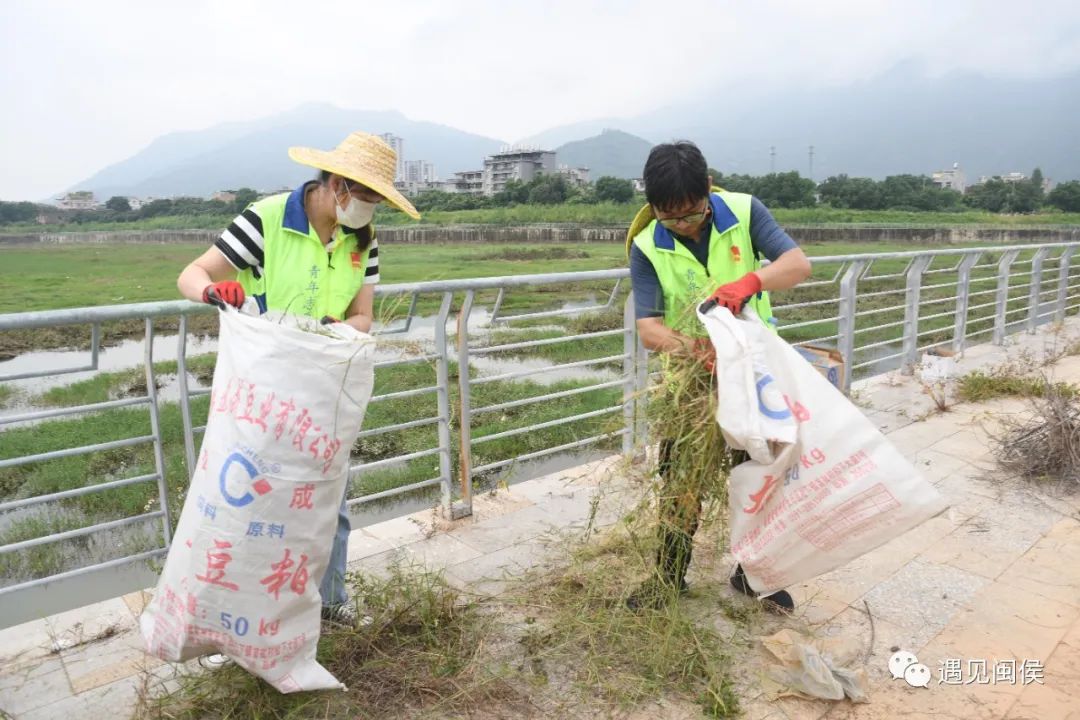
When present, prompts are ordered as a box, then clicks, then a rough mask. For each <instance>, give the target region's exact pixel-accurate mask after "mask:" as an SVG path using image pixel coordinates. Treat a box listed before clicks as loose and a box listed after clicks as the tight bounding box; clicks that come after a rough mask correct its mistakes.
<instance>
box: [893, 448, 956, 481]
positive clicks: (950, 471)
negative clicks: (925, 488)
mask: <svg viewBox="0 0 1080 720" xmlns="http://www.w3.org/2000/svg"><path fill="white" fill-rule="evenodd" d="M908 460H910V461H911V464H912V465H914V466H915V469H916V470H918V471H919V472H920V473H921V474H922V476H923V477H924V478H926V479H927V480H929V481H930V482H932V483H935V484H936V483H937V482H940V481H941V480H943V479H944V478H947V477H951V476H952V475H955V474H956V473H957V472H958V471H965V470H967V469H968V468H970V467H971V466H970V465H968V464H967V461H966V460H964V459H962V458H958V457H955V456H953V455H946V454H945V453H943V452H938V451H937V450H931V449H930V448H925V449H923V450H919V451H918V452H916V453H915V454H914V456H910V455H909V456H908Z"/></svg>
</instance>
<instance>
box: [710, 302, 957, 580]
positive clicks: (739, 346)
mask: <svg viewBox="0 0 1080 720" xmlns="http://www.w3.org/2000/svg"><path fill="white" fill-rule="evenodd" d="M698 317H699V318H700V319H701V321H702V322H703V323H704V325H705V327H706V329H707V330H708V332H709V337H710V338H711V340H712V342H713V345H714V346H715V347H716V355H717V362H716V366H717V377H718V382H717V387H718V394H719V398H718V399H719V404H718V410H717V422H719V424H720V427H721V428H722V429H723V430H724V435H725V437H726V438H727V440H728V442H729V444H731V446H732V447H735V448H739V449H745V450H747V452H748V453H749V454H750V457H751V459H750V460H749V461H747V462H744V463H742V464H741V465H738V466H737V467H735V468H734V469H733V470H732V471H731V475H730V478H729V481H728V483H729V486H728V496H729V503H730V507H731V552H732V554H733V555H734V556H735V558H736V559H737V560H738V561H739V563H741V564H742V567H743V570H744V571H745V572H746V576H747V580H748V581H749V583H750V586H751V587H752V588H754V589H755V590H756V591H757V592H759V593H761V594H768V593H771V592H774V591H776V590H780V589H782V588H785V587H789V586H791V585H795V584H796V583H799V582H804V581H806V580H809V579H811V578H814V577H817V576H819V575H822V574H824V573H826V572H829V571H830V570H834V569H835V568H837V567H840V566H841V565H844V564H846V563H848V562H850V561H851V560H854V559H855V558H857V557H859V556H861V555H864V554H866V553H868V552H870V551H871V550H873V549H874V548H876V547H878V546H880V545H883V544H884V543H886V542H888V541H889V540H891V539H893V538H895V537H897V536H899V535H901V534H903V533H905V532H907V531H908V530H910V529H911V528H913V527H915V526H917V525H919V524H920V523H922V522H924V521H925V520H927V519H929V518H931V517H933V516H934V515H937V514H938V513H940V512H941V511H942V510H944V509H945V507H946V502H945V500H944V498H943V497H942V496H941V495H940V494H939V493H938V492H937V490H936V489H935V488H934V487H933V486H932V485H931V484H930V483H928V482H927V481H926V480H924V479H923V478H922V477H921V476H920V475H919V473H918V472H917V471H916V470H915V468H914V467H913V466H912V465H911V463H910V462H908V461H907V459H906V458H905V457H904V456H903V455H902V454H901V453H900V452H899V451H898V450H897V449H896V447H895V446H893V444H892V443H890V442H889V441H888V440H887V439H886V438H885V436H884V435H882V434H881V432H880V431H879V430H878V429H877V427H875V426H874V424H873V423H872V422H870V420H868V419H867V418H866V416H865V415H863V414H862V412H861V411H859V409H858V408H856V407H855V406H854V405H853V404H852V403H851V402H850V401H849V400H848V399H847V398H846V397H845V396H844V395H843V394H842V393H841V392H840V391H838V390H837V389H836V388H834V387H833V386H832V385H831V384H829V382H828V381H827V380H826V379H825V378H823V377H822V376H821V375H820V374H819V373H818V372H817V371H816V370H815V369H814V368H813V367H812V366H811V365H810V364H809V363H808V362H806V360H804V359H803V358H802V356H800V355H799V353H797V352H796V351H795V350H794V349H793V348H792V347H791V346H790V345H788V344H787V343H786V342H785V341H784V340H783V339H781V338H780V337H779V336H777V335H776V334H775V333H773V332H772V331H770V330H769V329H768V328H766V327H765V326H764V325H763V324H762V323H761V321H760V320H758V319H757V318H755V317H750V316H747V317H745V318H736V317H734V316H733V315H732V314H731V313H730V312H729V311H728V310H727V309H725V308H716V309H713V310H711V311H710V312H709V313H708V315H702V314H700V313H699V315H698ZM792 421H793V423H794V424H793V425H792V424H791V422H792ZM792 429H794V433H793V434H792V432H791V430H792ZM792 435H794V437H793V436H792Z"/></svg>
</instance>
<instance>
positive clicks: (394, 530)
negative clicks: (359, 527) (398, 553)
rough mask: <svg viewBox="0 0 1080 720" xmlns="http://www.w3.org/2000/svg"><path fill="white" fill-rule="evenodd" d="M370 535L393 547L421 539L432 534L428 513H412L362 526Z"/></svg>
mask: <svg viewBox="0 0 1080 720" xmlns="http://www.w3.org/2000/svg"><path fill="white" fill-rule="evenodd" d="M364 532H366V533H368V534H369V535H371V536H372V537H375V538H378V539H380V540H385V541H387V542H388V543H390V544H391V545H392V546H394V547H401V546H402V545H408V544H409V543H413V542H416V541H417V540H423V539H424V538H426V537H428V536H429V535H431V534H432V532H433V528H432V526H431V515H430V513H414V514H412V515H403V516H402V517H398V518H394V519H393V520H386V521H385V522H381V523H377V524H375V525H371V526H369V527H366V528H364Z"/></svg>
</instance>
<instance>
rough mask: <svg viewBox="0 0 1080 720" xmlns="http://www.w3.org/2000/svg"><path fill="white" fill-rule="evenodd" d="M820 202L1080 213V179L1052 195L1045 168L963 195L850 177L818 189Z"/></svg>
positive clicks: (903, 181) (919, 184) (924, 180)
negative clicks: (1047, 189) (1046, 184)
mask: <svg viewBox="0 0 1080 720" xmlns="http://www.w3.org/2000/svg"><path fill="white" fill-rule="evenodd" d="M818 193H819V194H820V198H821V202H822V203H824V204H826V205H829V206H831V207H838V208H851V209H855V210H957V209H961V208H975V209H977V210H986V211H989V212H994V213H1033V212H1036V211H1037V210H1039V209H1040V208H1043V207H1054V208H1057V209H1058V210H1062V211H1064V212H1080V181H1076V180H1072V181H1070V182H1064V183H1061V184H1060V185H1058V186H1057V187H1055V188H1054V189H1053V190H1051V191H1050V192H1049V193H1046V192H1045V190H1044V189H1043V174H1042V170H1040V169H1039V168H1035V170H1034V171H1032V173H1031V177H1030V178H1028V179H1027V180H1022V181H1019V182H1010V181H1006V180H1003V179H1001V178H1000V177H995V178H991V179H989V180H987V181H986V182H983V183H979V184H978V185H973V186H972V187H969V188H967V192H966V193H964V194H963V195H961V194H960V193H958V192H956V191H954V190H951V189H948V188H941V187H938V186H937V185H935V184H934V183H933V182H932V181H931V180H930V178H928V177H926V176H920V175H893V176H891V177H887V178H885V179H884V180H882V181H880V182H878V181H875V180H871V179H870V178H852V177H848V176H847V175H838V176H836V177H831V178H829V179H828V180H826V181H825V182H823V183H821V185H819V186H818Z"/></svg>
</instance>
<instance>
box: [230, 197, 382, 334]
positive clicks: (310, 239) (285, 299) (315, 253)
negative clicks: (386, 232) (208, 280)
mask: <svg viewBox="0 0 1080 720" xmlns="http://www.w3.org/2000/svg"><path fill="white" fill-rule="evenodd" d="M305 187H306V184H305V185H301V186H300V187H298V188H297V189H296V190H293V191H292V192H291V193H282V194H280V195H271V196H270V197H266V198H263V199H262V200H257V201H256V202H254V203H252V204H251V206H250V208H251V209H252V210H253V211H254V212H255V213H256V214H257V215H258V216H259V219H260V220H262V230H263V266H262V273H261V274H259V275H258V276H256V273H255V269H254V268H248V269H246V270H242V271H240V272H239V274H238V276H237V280H238V281H239V282H240V284H241V285H242V286H243V288H244V292H245V293H246V294H247V295H250V296H253V297H255V299H256V301H257V302H258V303H259V309H260V310H262V311H263V312H266V311H267V310H281V311H287V312H290V313H293V314H295V315H308V316H310V317H313V318H322V317H323V316H325V315H331V316H333V317H335V318H338V319H340V320H344V319H345V311H346V310H348V308H349V305H350V304H351V303H352V301H353V298H355V297H356V294H357V293H358V292H360V288H361V287H362V286H363V284H364V274H365V272H366V271H367V261H368V253H369V251H370V247H371V243H370V242H369V243H367V247H366V248H365V249H364V250H360V243H361V242H362V239H363V238H364V237H365V236H367V235H368V234H370V237H371V242H374V238H375V228H374V226H373V225H368V226H367V227H366V228H360V229H359V230H349V229H345V228H341V227H339V228H337V231H336V234H335V236H334V245H333V249H332V250H331V251H330V252H327V250H326V246H325V245H323V242H322V240H320V239H319V236H318V234H317V233H316V232H315V229H314V228H313V227H311V223H310V222H309V221H308V217H307V212H306V211H305V210H304V188H305Z"/></svg>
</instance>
